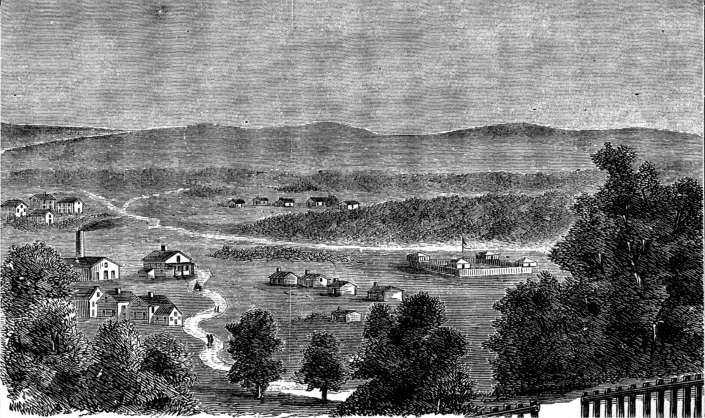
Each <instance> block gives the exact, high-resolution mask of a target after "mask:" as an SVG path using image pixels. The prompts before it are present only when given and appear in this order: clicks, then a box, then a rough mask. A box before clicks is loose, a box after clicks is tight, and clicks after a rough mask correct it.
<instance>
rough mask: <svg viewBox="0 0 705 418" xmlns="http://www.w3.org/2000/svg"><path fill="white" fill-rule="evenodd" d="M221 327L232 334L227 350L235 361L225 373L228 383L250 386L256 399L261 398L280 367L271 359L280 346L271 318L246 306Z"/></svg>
mask: <svg viewBox="0 0 705 418" xmlns="http://www.w3.org/2000/svg"><path fill="white" fill-rule="evenodd" d="M225 329H227V330H228V331H229V332H230V334H231V335H232V338H230V342H229V348H228V352H229V353H230V355H231V356H232V358H233V360H234V361H235V363H234V364H233V366H232V367H231V368H230V371H229V372H228V378H229V379H230V382H232V383H239V384H240V386H242V387H243V388H246V389H251V390H252V391H253V394H254V395H255V397H256V398H257V399H262V396H263V394H264V392H265V391H266V390H267V387H268V386H269V383H270V382H272V381H274V380H276V379H278V378H279V376H280V375H281V373H282V372H283V370H284V369H283V367H282V363H281V361H278V360H274V359H273V358H272V356H273V355H274V353H275V352H277V351H278V350H279V349H280V348H281V345H282V341H281V340H280V339H279V338H278V337H277V324H276V322H275V321H274V317H272V314H271V313H269V311H266V310H263V309H257V308H255V309H250V310H248V311H246V312H245V313H243V314H242V316H241V317H240V321H239V322H237V323H232V324H228V325H226V326H225Z"/></svg>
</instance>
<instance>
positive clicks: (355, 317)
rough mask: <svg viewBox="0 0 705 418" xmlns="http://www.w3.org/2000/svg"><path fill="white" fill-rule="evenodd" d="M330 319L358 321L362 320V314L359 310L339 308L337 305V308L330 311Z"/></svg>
mask: <svg viewBox="0 0 705 418" xmlns="http://www.w3.org/2000/svg"><path fill="white" fill-rule="evenodd" d="M331 319H332V320H333V321H335V322H360V321H362V315H361V314H360V312H357V311H353V310H349V309H341V308H340V306H338V309H336V310H335V311H333V312H332V313H331Z"/></svg>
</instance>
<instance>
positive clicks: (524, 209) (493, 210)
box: [239, 193, 571, 243]
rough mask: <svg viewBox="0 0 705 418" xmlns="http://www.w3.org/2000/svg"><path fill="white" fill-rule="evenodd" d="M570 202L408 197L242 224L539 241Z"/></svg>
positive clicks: (419, 237)
mask: <svg viewBox="0 0 705 418" xmlns="http://www.w3.org/2000/svg"><path fill="white" fill-rule="evenodd" d="M569 202H570V200H569V198H568V197H567V196H565V195H562V194H558V193H545V194H542V195H538V196H525V195H487V196H482V197H477V198H467V197H458V196H451V197H438V198H434V199H430V200H424V199H409V200H405V201H402V202H386V203H381V204H378V205H373V206H369V207H365V208H361V209H358V210H352V211H324V212H315V211H310V212H308V213H302V214H288V215H282V216H276V217H271V218H267V219H263V220H260V221H258V222H255V223H254V224H250V225H242V226H240V227H239V232H242V233H249V234H257V235H266V236H272V237H277V238H291V237H297V238H304V239H310V240H345V241H355V242H414V243H417V242H433V241H447V240H450V239H457V238H458V236H459V235H461V234H462V235H466V236H470V237H474V238H475V239H477V240H503V241H513V242H536V241H541V240H548V239H552V238H555V237H556V235H558V234H559V233H560V232H561V231H565V230H566V229H567V228H568V226H569V225H570V222H571V216H570V212H569V210H568V205H569Z"/></svg>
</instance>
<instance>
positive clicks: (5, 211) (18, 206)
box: [1, 193, 84, 225]
mask: <svg viewBox="0 0 705 418" xmlns="http://www.w3.org/2000/svg"><path fill="white" fill-rule="evenodd" d="M83 207H84V204H83V201H82V200H81V199H79V198H77V197H75V196H66V197H63V198H61V199H57V198H56V197H54V196H53V195H51V194H48V193H38V194H35V195H32V196H30V198H29V199H28V201H27V202H25V201H24V200H22V199H10V200H6V201H4V202H2V205H1V208H2V217H3V219H13V218H25V217H26V218H27V219H29V220H31V221H33V222H36V223H43V224H47V225H51V224H53V223H54V220H55V219H56V216H61V215H80V214H82V213H83Z"/></svg>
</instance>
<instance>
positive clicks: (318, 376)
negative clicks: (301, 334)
mask: <svg viewBox="0 0 705 418" xmlns="http://www.w3.org/2000/svg"><path fill="white" fill-rule="evenodd" d="M346 376H347V370H346V367H345V364H344V363H343V361H342V360H341V358H340V348H339V343H338V340H337V339H336V338H335V336H334V335H333V334H330V333H328V332H325V331H314V333H313V334H312V335H311V343H310V344H309V345H308V347H306V349H305V350H304V359H303V364H302V365H301V370H299V371H298V372H297V379H298V380H299V382H300V383H303V384H306V385H308V387H307V389H306V390H313V389H316V388H318V389H320V390H321V400H322V401H323V403H326V402H328V391H329V390H333V391H335V390H340V387H341V385H342V384H343V383H345V379H346Z"/></svg>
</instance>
